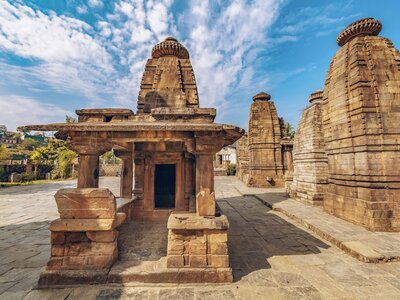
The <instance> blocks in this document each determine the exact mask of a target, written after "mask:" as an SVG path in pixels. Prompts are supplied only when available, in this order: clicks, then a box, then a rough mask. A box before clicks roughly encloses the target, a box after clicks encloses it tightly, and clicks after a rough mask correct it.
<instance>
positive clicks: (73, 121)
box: [65, 115, 76, 123]
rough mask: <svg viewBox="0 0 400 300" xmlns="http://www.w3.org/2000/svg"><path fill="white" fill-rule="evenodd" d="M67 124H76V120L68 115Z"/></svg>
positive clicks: (66, 117)
mask: <svg viewBox="0 0 400 300" xmlns="http://www.w3.org/2000/svg"><path fill="white" fill-rule="evenodd" d="M65 122H66V123H76V118H74V117H70V116H68V115H66V116H65Z"/></svg>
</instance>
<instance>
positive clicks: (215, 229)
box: [24, 38, 244, 286]
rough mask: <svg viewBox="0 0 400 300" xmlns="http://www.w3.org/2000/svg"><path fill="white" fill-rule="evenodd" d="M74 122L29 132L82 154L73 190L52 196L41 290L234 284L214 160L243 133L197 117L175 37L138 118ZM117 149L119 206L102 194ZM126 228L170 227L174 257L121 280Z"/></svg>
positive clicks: (146, 79) (104, 115) (156, 60)
mask: <svg viewBox="0 0 400 300" xmlns="http://www.w3.org/2000/svg"><path fill="white" fill-rule="evenodd" d="M77 114H78V116H79V120H78V123H65V124H49V125H32V126H27V127H26V128H24V130H40V131H46V130H47V131H57V132H58V136H59V137H63V138H64V139H67V141H68V143H69V146H70V147H71V149H73V150H75V151H76V152H77V153H78V154H79V174H78V186H77V188H73V189H62V190H60V191H58V192H57V194H56V201H57V206H58V210H59V212H60V218H59V219H57V220H55V221H53V222H52V223H51V225H50V230H51V243H52V251H51V253H52V256H51V258H50V261H49V263H48V265H47V268H46V270H45V271H44V272H43V273H42V276H41V279H40V284H41V285H44V286H45V285H51V284H64V283H67V284H68V283H77V282H79V283H84V282H107V281H109V282H110V281H111V282H126V281H129V280H133V281H143V282H230V281H232V270H231V268H230V267H229V256H228V246H227V230H228V228H229V222H228V220H227V218H226V216H224V215H220V213H218V212H217V211H216V202H215V195H214V177H213V176H214V175H213V157H214V155H215V153H217V152H218V151H219V150H220V149H221V148H223V147H224V146H227V145H231V144H232V143H234V142H235V141H236V140H237V139H239V138H240V137H241V136H242V135H243V133H244V131H243V130H242V129H240V128H238V127H235V126H230V125H224V124H216V123H214V118H215V115H216V111H215V109H213V108H199V99H198V93H197V86H196V81H195V76H194V72H193V68H192V66H191V63H190V59H189V53H188V51H187V49H186V48H185V47H184V46H183V45H181V44H180V43H179V42H178V41H177V40H176V39H174V38H167V39H166V40H165V41H163V42H161V43H159V44H157V45H156V46H154V48H153V51H152V56H151V58H150V59H149V60H148V61H147V63H146V67H145V70H144V73H143V78H142V82H141V86H140V92H139V98H138V105H137V113H134V112H132V111H131V110H130V109H82V110H78V111H77ZM111 149H113V150H114V152H115V154H116V155H117V156H119V157H120V158H121V159H122V161H123V172H122V176H121V189H120V190H121V192H120V196H121V197H120V198H116V197H115V196H114V195H113V194H112V193H111V191H110V190H108V189H107V188H99V156H100V155H101V154H103V153H104V152H106V151H109V150H111ZM133 179H134V180H133ZM130 220H135V221H143V220H146V221H152V220H165V222H167V220H168V225H167V227H168V249H167V257H164V258H162V259H161V260H160V261H158V262H154V266H153V265H151V266H150V267H148V268H149V269H146V272H144V271H143V270H142V269H140V268H141V267H140V264H139V263H137V264H136V266H138V268H130V269H129V271H126V272H124V276H125V277H123V276H122V275H121V273H120V272H119V271H118V270H120V269H121V268H122V269H123V266H122V267H121V266H119V268H118V267H117V268H115V269H114V265H115V264H116V265H117V266H118V262H117V263H116V261H117V260H118V243H117V237H118V230H119V229H118V228H119V225H120V224H122V223H123V222H129V221H130ZM149 224H151V223H149ZM149 226H151V225H149ZM146 239H152V236H148V237H146ZM146 263H150V264H151V262H146ZM110 268H111V270H110ZM113 270H114V271H113ZM115 270H116V271H115Z"/></svg>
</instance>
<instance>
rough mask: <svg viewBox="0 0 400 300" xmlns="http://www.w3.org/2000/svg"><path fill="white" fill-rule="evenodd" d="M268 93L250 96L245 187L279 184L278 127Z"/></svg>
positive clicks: (273, 105) (279, 136)
mask: <svg viewBox="0 0 400 300" xmlns="http://www.w3.org/2000/svg"><path fill="white" fill-rule="evenodd" d="M270 99H271V96H270V95H268V94H266V93H264V92H262V93H259V94H257V95H255V96H254V97H253V103H252V104H251V107H250V116H249V137H248V138H249V141H248V145H249V171H248V173H249V176H248V181H247V182H246V183H247V185H249V186H257V187H271V186H276V187H283V186H284V177H283V175H284V174H283V173H284V168H283V163H282V146H281V144H280V141H281V136H282V133H281V127H280V124H279V118H278V113H277V111H276V108H275V104H274V102H272V101H269V100H270Z"/></svg>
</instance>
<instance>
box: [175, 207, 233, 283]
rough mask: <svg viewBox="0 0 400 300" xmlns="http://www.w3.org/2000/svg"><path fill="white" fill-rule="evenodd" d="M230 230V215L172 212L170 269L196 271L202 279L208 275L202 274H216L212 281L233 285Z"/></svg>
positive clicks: (194, 272)
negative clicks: (206, 215)
mask: <svg viewBox="0 0 400 300" xmlns="http://www.w3.org/2000/svg"><path fill="white" fill-rule="evenodd" d="M228 228H229V222H228V219H227V218H226V216H220V217H203V216H198V215H196V214H193V213H175V212H174V213H172V214H171V216H170V217H169V219H168V250H167V268H168V269H184V270H186V271H188V270H193V273H192V274H196V275H193V276H200V277H201V276H203V277H207V276H208V275H201V274H202V273H204V274H206V273H208V274H213V276H212V277H213V278H212V279H210V280H209V281H211V282H231V281H232V280H233V277H232V269H231V268H230V267H229V255H228V244H227V242H228ZM199 270H202V272H199ZM177 271H179V270H177ZM189 273H190V272H189ZM195 281H196V280H195ZM195 281H193V282H195ZM198 282H201V278H199V280H198Z"/></svg>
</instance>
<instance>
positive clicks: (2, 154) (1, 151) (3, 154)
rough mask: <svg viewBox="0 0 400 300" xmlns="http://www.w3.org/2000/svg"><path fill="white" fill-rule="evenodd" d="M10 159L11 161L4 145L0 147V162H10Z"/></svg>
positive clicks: (8, 151)
mask: <svg viewBox="0 0 400 300" xmlns="http://www.w3.org/2000/svg"><path fill="white" fill-rule="evenodd" d="M10 159H11V152H10V150H9V149H8V148H7V147H6V146H5V145H1V146H0V161H4V160H10Z"/></svg>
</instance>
